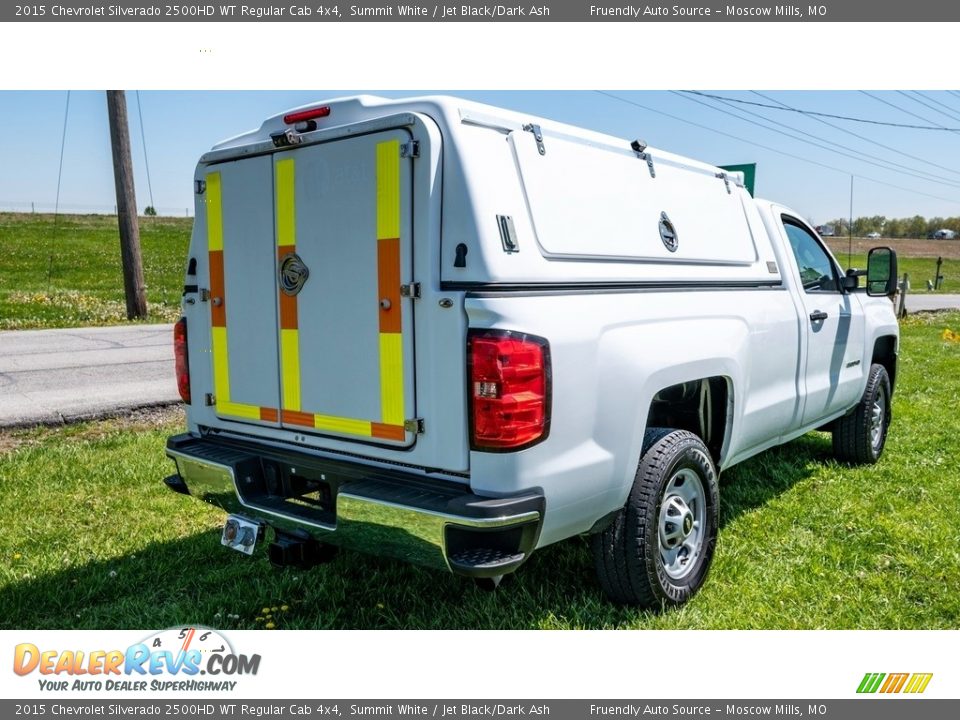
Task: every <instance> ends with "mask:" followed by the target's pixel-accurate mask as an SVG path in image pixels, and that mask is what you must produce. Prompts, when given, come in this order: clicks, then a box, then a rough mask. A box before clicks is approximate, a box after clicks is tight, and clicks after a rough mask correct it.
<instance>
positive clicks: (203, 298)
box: [200, 288, 210, 302]
mask: <svg viewBox="0 0 960 720" xmlns="http://www.w3.org/2000/svg"><path fill="white" fill-rule="evenodd" d="M209 301H210V291H209V290H207V289H206V288H200V302H209Z"/></svg>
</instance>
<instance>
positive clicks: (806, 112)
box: [683, 90, 960, 132]
mask: <svg viewBox="0 0 960 720" xmlns="http://www.w3.org/2000/svg"><path fill="white" fill-rule="evenodd" d="M683 92H684V93H687V94H688V95H700V96H701V97H707V98H712V99H714V100H726V101H727V102H735V103H739V104H741V105H754V106H756V107H764V108H768V109H770V110H781V111H785V112H795V113H799V114H801V115H814V116H816V117H827V118H833V119H834V120H849V121H850V122H859V123H867V124H868V125H884V126H887V127H899V128H907V129H909V130H937V131H940V132H943V131H948V132H958V131H960V128H945V127H943V126H942V125H905V124H903V123H893V122H885V121H883V120H868V119H867V118H858V117H851V116H850V115H835V114H833V113H822V112H816V111H814V110H801V109H799V108H785V107H779V106H777V105H768V104H767V103H759V102H753V101H751V100H740V99H738V98H732V97H725V96H723V95H712V94H710V93H705V92H699V91H697V90H684V91H683ZM860 92H864V91H863V90H861V91H860ZM866 94H868V95H869V93H866ZM870 97H874V96H873V95H870ZM875 99H879V98H875ZM881 102H886V101H885V100H883V101H881ZM887 104H888V105H890V104H892V103H887ZM894 107H897V106H896V105H894ZM897 109H898V110H901V109H902V108H897ZM904 112H906V111H904ZM910 114H912V113H910ZM914 117H920V116H919V115H916V116H914ZM920 119H921V120H924V121H925V122H929V120H926V118H920Z"/></svg>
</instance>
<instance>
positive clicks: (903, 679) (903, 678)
mask: <svg viewBox="0 0 960 720" xmlns="http://www.w3.org/2000/svg"><path fill="white" fill-rule="evenodd" d="M932 678H933V673H869V672H868V673H867V674H865V675H864V676H863V680H861V681H860V685H859V686H857V692H858V693H883V694H893V693H910V694H917V693H922V692H923V691H924V690H926V689H927V685H929V684H930V680H931V679H932Z"/></svg>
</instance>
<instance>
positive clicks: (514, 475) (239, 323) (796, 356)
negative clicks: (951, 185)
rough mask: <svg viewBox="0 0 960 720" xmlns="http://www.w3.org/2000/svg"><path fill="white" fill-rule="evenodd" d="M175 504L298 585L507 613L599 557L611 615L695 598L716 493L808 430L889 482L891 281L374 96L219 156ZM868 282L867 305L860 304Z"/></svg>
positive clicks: (185, 363) (598, 164) (184, 389)
mask: <svg viewBox="0 0 960 720" xmlns="http://www.w3.org/2000/svg"><path fill="white" fill-rule="evenodd" d="M194 183H195V191H196V221H195V223H194V230H193V239H192V242H191V245H190V251H189V258H188V260H187V272H186V284H185V286H184V294H183V319H182V320H180V322H179V323H177V325H176V330H175V348H176V359H177V380H178V384H179V387H180V391H181V394H182V395H183V398H184V401H185V403H186V406H187V423H188V427H187V432H186V433H185V434H182V435H177V436H175V437H171V438H170V439H169V442H168V445H167V454H168V455H169V457H170V458H171V459H173V461H174V462H175V463H176V474H174V475H171V476H170V477H169V478H167V479H166V483H167V485H168V486H169V487H170V488H171V489H173V490H176V491H178V492H182V493H184V494H190V495H194V496H196V497H198V498H202V499H204V500H206V501H208V502H211V503H214V504H216V505H217V506H219V507H221V508H222V509H223V510H225V511H226V512H227V513H229V516H228V517H227V519H226V522H225V525H224V528H223V536H222V542H223V544H224V545H227V546H229V547H231V548H234V549H236V550H239V551H241V552H244V553H247V554H252V553H253V552H254V549H255V548H256V547H257V546H258V544H260V542H261V541H268V540H270V538H266V537H265V532H266V530H267V527H268V526H269V527H271V528H272V529H273V537H272V542H270V544H269V548H268V555H269V558H270V560H271V561H272V562H274V563H275V564H277V565H281V566H283V565H291V564H293V565H298V566H308V565H312V564H315V563H318V562H321V561H325V560H329V559H331V557H332V555H333V552H332V550H333V549H335V548H336V547H337V546H345V547H350V548H354V549H359V550H363V551H367V552H371V553H376V554H381V555H392V556H396V557H400V558H403V559H405V560H408V561H411V562H415V563H420V564H424V565H429V566H433V567H438V568H444V569H449V570H450V571H452V572H454V573H457V574H460V575H464V576H468V577H473V578H476V579H478V581H479V582H480V583H481V584H483V585H487V586H496V584H497V583H498V582H499V580H500V578H501V577H502V576H503V575H504V574H506V573H510V572H513V571H514V570H516V569H517V568H518V567H519V566H520V565H521V564H522V563H523V562H524V561H525V560H526V559H527V558H529V557H530V555H531V554H532V553H533V552H534V551H535V550H536V549H537V548H540V547H543V546H545V545H549V544H550V543H555V542H557V541H560V540H564V539H566V538H569V537H571V536H574V535H579V534H590V535H591V536H592V544H593V550H594V557H595V562H596V569H597V573H598V577H599V582H600V585H601V586H602V588H603V590H604V591H605V592H606V594H607V595H608V596H609V597H610V598H611V599H612V600H614V601H616V602H619V603H625V604H637V605H646V606H654V607H663V606H664V605H673V604H679V603H682V602H684V601H686V600H687V599H688V598H689V597H690V596H691V595H692V594H693V593H694V592H695V591H696V590H697V589H698V588H699V587H700V586H701V585H702V583H703V582H704V579H705V577H706V575H707V571H708V569H709V566H710V562H711V559H712V556H713V552H714V546H715V543H716V536H717V510H718V504H719V494H718V485H717V477H718V474H719V473H720V471H721V470H725V469H727V468H729V467H731V466H733V465H734V464H736V463H738V462H741V461H742V460H745V459H747V458H749V457H750V456H752V455H754V454H756V453H758V452H760V451H762V450H764V449H766V448H769V447H771V446H774V445H778V444H780V443H785V442H787V441H789V440H791V439H792V438H795V437H797V436H799V435H802V434H803V433H806V432H808V431H810V430H813V429H817V428H819V429H829V430H830V431H831V432H832V433H833V447H834V451H835V453H836V455H837V457H838V458H839V459H841V460H844V461H847V462H851V463H872V462H875V461H876V460H877V459H878V458H879V457H880V454H881V452H882V451H883V446H884V441H885V439H886V433H887V427H888V425H889V423H890V406H891V396H892V391H893V386H894V380H895V378H896V369H897V352H898V328H897V322H896V319H895V317H894V313H893V310H892V306H891V303H890V301H889V299H888V298H887V297H886V295H888V294H889V293H891V292H892V291H893V289H894V288H895V282H896V256H895V254H894V253H893V252H892V251H891V250H890V249H889V248H877V249H875V250H873V251H872V252H871V254H870V259H869V262H868V268H867V270H866V272H863V271H860V272H856V271H848V272H847V273H846V274H844V273H843V272H842V271H841V269H840V266H839V265H838V264H837V262H836V261H835V260H834V258H833V257H832V256H831V254H830V252H829V251H828V250H827V248H826V247H825V246H824V244H823V243H822V242H821V240H820V238H819V237H818V235H817V234H816V232H814V231H813V230H812V229H811V228H810V226H809V225H808V224H807V223H806V222H805V221H804V220H803V219H802V218H801V217H800V216H799V215H798V214H797V213H794V212H792V211H791V210H789V209H787V208H785V207H782V206H780V205H777V204H775V203H772V202H766V201H762V200H754V199H753V198H752V197H751V196H750V195H749V193H748V192H747V191H746V190H745V189H744V188H743V186H742V180H741V177H740V176H739V175H735V174H729V173H726V172H724V171H723V170H721V169H719V168H717V167H713V166H710V165H707V164H704V163H700V162H696V161H694V160H689V159H687V158H683V157H678V156H676V155H672V154H670V153H667V152H661V151H659V150H653V149H650V148H648V147H646V146H645V144H644V143H643V142H642V141H640V140H634V141H629V140H621V139H618V138H615V137H609V136H606V135H602V134H598V133H594V132H590V131H587V130H582V129H578V128H574V127H570V126H567V125H563V124H560V123H555V122H551V121H549V120H545V119H541V118H534V117H529V116H527V115H523V114H518V113H515V112H511V111H508V110H501V109H497V108H493V107H488V106H483V105H478V104H475V103H471V102H466V101H461V100H457V99H455V98H417V99H409V100H397V101H388V100H383V99H379V98H373V97H353V98H346V99H339V100H332V101H329V102H323V103H319V104H317V105H311V106H308V107H303V108H299V109H296V110H292V111H290V112H287V113H283V114H280V115H277V116H275V117H271V118H269V119H268V120H266V121H265V122H264V123H263V125H262V126H261V127H260V128H259V129H258V130H254V131H251V132H248V133H245V134H243V135H239V136H237V137H235V138H233V139H230V140H227V141H225V142H223V143H221V144H219V145H217V146H216V147H214V148H213V149H212V150H211V151H210V152H208V153H207V154H205V155H204V156H203V157H202V158H201V159H200V162H199V164H198V166H197V170H196V175H195V178H194ZM864 274H866V275H867V278H866V283H865V285H866V287H865V288H863V290H860V289H858V284H859V277H860V276H862V275H864Z"/></svg>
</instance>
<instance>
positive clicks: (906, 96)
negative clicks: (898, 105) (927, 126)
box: [897, 90, 960, 122]
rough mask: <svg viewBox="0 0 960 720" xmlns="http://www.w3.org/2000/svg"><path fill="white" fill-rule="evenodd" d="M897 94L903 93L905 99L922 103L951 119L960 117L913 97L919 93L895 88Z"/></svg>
mask: <svg viewBox="0 0 960 720" xmlns="http://www.w3.org/2000/svg"><path fill="white" fill-rule="evenodd" d="M897 94H898V95H903V96H904V97H905V98H906V99H907V100H913V101H914V102H915V103H919V104H920V105H923V106H924V107H925V108H928V109H929V110H933V111H934V112H935V113H940V114H941V115H946V116H947V117H948V118H950V119H951V120H960V118H958V117H957V116H956V115H950V114H949V113H945V112H943V110H937V108H935V107H934V106H933V105H931V104H930V103H927V102H924V101H923V100H921V99H920V98H918V97H914V95H915V94H916V95H918V94H919V93H913V94H910V93H905V92H904V91H903V90H897ZM930 122H933V121H932V120H931V121H930Z"/></svg>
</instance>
